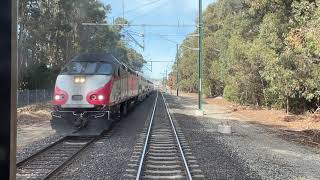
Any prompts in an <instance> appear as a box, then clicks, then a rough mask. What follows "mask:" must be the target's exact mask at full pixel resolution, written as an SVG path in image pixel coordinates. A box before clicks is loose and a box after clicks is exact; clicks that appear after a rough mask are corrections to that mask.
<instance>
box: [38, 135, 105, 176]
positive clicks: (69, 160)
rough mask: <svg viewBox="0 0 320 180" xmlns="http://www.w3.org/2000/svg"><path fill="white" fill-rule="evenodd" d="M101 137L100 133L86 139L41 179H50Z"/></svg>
mask: <svg viewBox="0 0 320 180" xmlns="http://www.w3.org/2000/svg"><path fill="white" fill-rule="evenodd" d="M100 138H101V135H99V136H97V137H94V138H92V139H91V140H90V141H88V142H87V143H86V144H85V145H84V146H82V147H81V148H80V149H79V150H78V151H77V152H75V153H74V154H73V155H72V156H71V157H69V158H68V159H67V160H65V161H64V162H63V163H62V164H61V165H60V166H57V167H56V168H55V169H53V170H52V171H50V172H49V173H48V174H46V175H45V177H43V179H50V178H52V177H54V176H55V175H56V174H57V173H58V172H60V171H61V170H62V169H64V168H65V167H66V166H67V165H68V163H70V162H71V161H72V160H73V159H74V158H75V157H76V156H77V155H79V154H80V153H81V152H83V151H84V150H86V149H87V148H88V147H89V146H90V145H91V144H92V143H94V142H95V141H97V140H98V139H100Z"/></svg>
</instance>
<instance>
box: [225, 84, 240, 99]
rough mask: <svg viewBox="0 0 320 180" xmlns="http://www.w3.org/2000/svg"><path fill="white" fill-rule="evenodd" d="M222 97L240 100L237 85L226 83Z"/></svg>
mask: <svg viewBox="0 0 320 180" xmlns="http://www.w3.org/2000/svg"><path fill="white" fill-rule="evenodd" d="M223 97H224V98H226V99H227V100H230V101H234V102H240V99H239V97H240V95H239V92H238V89H237V86H231V85H227V86H226V87H225V88H224V90H223Z"/></svg>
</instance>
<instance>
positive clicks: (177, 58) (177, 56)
mask: <svg viewBox="0 0 320 180" xmlns="http://www.w3.org/2000/svg"><path fill="white" fill-rule="evenodd" d="M176 63H177V77H176V88H177V96H179V85H178V84H179V44H177V55H176Z"/></svg>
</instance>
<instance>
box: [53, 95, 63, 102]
mask: <svg viewBox="0 0 320 180" xmlns="http://www.w3.org/2000/svg"><path fill="white" fill-rule="evenodd" d="M54 99H55V100H56V101H59V100H62V99H64V95H63V94H56V95H55V96H54Z"/></svg>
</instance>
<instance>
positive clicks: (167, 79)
mask: <svg viewBox="0 0 320 180" xmlns="http://www.w3.org/2000/svg"><path fill="white" fill-rule="evenodd" d="M167 84H168V69H167V68H166V84H165V87H166V92H167V91H168V90H167Z"/></svg>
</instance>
